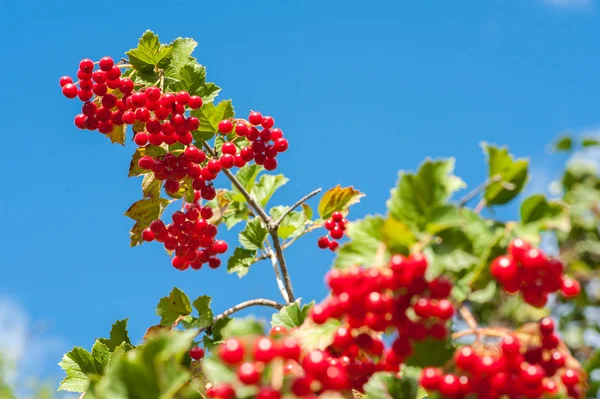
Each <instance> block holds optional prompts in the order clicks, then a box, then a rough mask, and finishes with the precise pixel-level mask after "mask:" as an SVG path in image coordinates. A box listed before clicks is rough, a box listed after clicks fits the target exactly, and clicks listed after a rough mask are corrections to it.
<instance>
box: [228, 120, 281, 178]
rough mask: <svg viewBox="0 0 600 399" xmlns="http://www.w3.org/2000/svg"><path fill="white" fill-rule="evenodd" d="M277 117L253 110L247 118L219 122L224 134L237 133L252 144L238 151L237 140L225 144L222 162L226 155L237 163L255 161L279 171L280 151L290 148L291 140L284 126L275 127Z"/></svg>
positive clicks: (229, 159) (229, 161) (267, 168)
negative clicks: (234, 143)
mask: <svg viewBox="0 0 600 399" xmlns="http://www.w3.org/2000/svg"><path fill="white" fill-rule="evenodd" d="M259 126H260V127H261V128H262V129H260V130H259V128H258V127H259ZM273 126H275V120H274V119H273V118H272V117H270V116H262V114H261V113H260V112H255V111H253V112H251V113H250V115H249V116H248V120H247V121H246V120H244V119H235V120H231V119H225V120H223V121H221V122H220V123H219V132H220V133H221V134H225V135H227V134H230V133H232V132H235V134H236V136H237V137H244V138H246V139H247V140H248V141H249V142H250V143H251V144H249V145H248V146H245V147H242V148H241V149H240V150H239V153H238V152H237V148H236V147H235V145H233V143H230V142H228V143H225V144H224V145H223V148H222V153H223V155H222V157H221V163H223V157H225V159H226V162H227V163H228V164H229V163H230V164H231V165H232V166H233V163H234V162H235V164H236V165H237V164H238V163H240V164H242V166H243V163H242V161H243V162H250V161H252V160H254V162H256V164H257V165H262V166H264V168H265V169H266V170H275V168H277V160H276V159H275V158H276V157H277V155H278V154H279V153H280V152H285V151H286V150H287V149H288V141H287V140H286V139H285V138H284V137H283V132H282V131H281V129H278V128H273ZM225 145H227V148H226V147H225ZM238 159H239V161H238Z"/></svg>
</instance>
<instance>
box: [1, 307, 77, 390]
mask: <svg viewBox="0 0 600 399" xmlns="http://www.w3.org/2000/svg"><path fill="white" fill-rule="evenodd" d="M66 350H67V345H66V342H65V341H64V340H63V339H61V338H59V337H55V336H52V335H49V334H47V333H45V332H44V327H43V323H40V322H37V321H33V320H32V319H31V317H30V316H29V314H28V312H27V311H26V310H25V309H24V308H23V307H22V306H21V305H20V304H18V303H17V302H16V301H14V300H13V299H11V298H7V297H0V355H1V356H2V358H3V361H4V362H5V363H6V365H5V370H2V371H4V373H3V375H4V378H5V380H6V381H7V382H8V383H9V384H10V385H12V386H13V387H15V389H16V391H17V393H18V394H19V397H25V396H26V395H27V393H28V392H27V391H28V386H29V385H30V383H31V380H32V379H33V380H37V382H44V381H46V380H47V379H48V378H50V379H52V380H54V379H55V377H57V375H56V374H57V372H58V369H57V366H56V363H58V360H59V359H60V358H61V354H62V353H63V352H65V351H66ZM0 372H1V371H0Z"/></svg>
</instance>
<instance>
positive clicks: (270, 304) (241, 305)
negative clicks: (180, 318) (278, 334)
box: [198, 298, 285, 334]
mask: <svg viewBox="0 0 600 399" xmlns="http://www.w3.org/2000/svg"><path fill="white" fill-rule="evenodd" d="M250 306H268V307H271V308H274V309H277V310H280V309H281V308H282V307H284V306H285V305H282V304H280V303H279V302H275V301H273V300H271V299H264V298H259V299H251V300H249V301H245V302H242V303H238V304H237V305H235V306H233V307H231V308H229V309H227V310H226V311H224V312H223V313H220V314H218V315H216V316H215V317H213V324H214V323H215V322H217V321H218V320H220V319H222V318H224V317H227V316H230V315H232V314H233V313H235V312H239V311H240V310H242V309H246V308H249V307H250ZM210 327H211V326H209V327H204V328H201V329H200V330H199V331H198V334H200V333H202V332H204V331H206V330H208V329H209V328H210Z"/></svg>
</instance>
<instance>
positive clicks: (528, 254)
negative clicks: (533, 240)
mask: <svg viewBox="0 0 600 399" xmlns="http://www.w3.org/2000/svg"><path fill="white" fill-rule="evenodd" d="M546 261H547V260H546V256H545V255H544V253H543V252H542V251H540V250H539V249H537V248H531V249H529V250H528V251H525V253H524V254H523V256H522V258H521V264H522V265H523V267H524V268H526V269H542V268H543V267H544V266H546Z"/></svg>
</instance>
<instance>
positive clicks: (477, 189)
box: [458, 175, 502, 208]
mask: <svg viewBox="0 0 600 399" xmlns="http://www.w3.org/2000/svg"><path fill="white" fill-rule="evenodd" d="M501 180H502V176H501V175H495V176H493V177H490V178H489V179H487V180H486V181H484V182H483V183H481V184H480V185H478V186H477V187H475V188H474V189H473V190H471V191H470V192H469V193H467V195H465V196H464V197H462V198H461V199H460V201H458V206H459V207H460V208H462V207H464V206H465V205H467V203H468V202H469V201H471V200H472V199H473V198H475V197H477V196H478V195H479V194H481V193H482V192H484V191H485V189H486V188H488V187H489V186H490V185H492V184H494V183H498V182H499V181H501Z"/></svg>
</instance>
